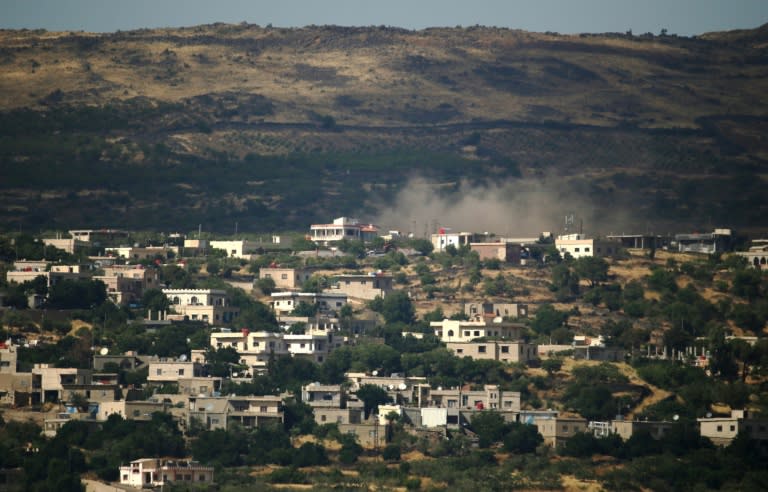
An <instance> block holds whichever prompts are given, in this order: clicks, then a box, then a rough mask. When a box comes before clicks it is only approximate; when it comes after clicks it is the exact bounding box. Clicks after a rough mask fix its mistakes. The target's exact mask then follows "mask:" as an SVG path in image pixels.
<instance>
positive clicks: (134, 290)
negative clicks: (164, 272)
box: [94, 265, 159, 306]
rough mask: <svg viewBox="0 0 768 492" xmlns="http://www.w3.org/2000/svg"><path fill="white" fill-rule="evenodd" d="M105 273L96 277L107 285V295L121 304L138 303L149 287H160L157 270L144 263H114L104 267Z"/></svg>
mask: <svg viewBox="0 0 768 492" xmlns="http://www.w3.org/2000/svg"><path fill="white" fill-rule="evenodd" d="M102 269H103V270H104V275H99V276H96V277H94V279H96V280H101V281H102V282H104V285H106V287H107V296H108V297H109V298H110V299H111V300H112V302H114V303H115V304H118V305H120V306H127V305H129V304H133V303H138V302H139V301H141V297H142V296H143V295H144V292H145V291H146V290H148V289H156V288H158V286H159V284H158V280H157V270H156V269H154V268H144V267H143V266H142V265H112V266H105V267H103V268H102Z"/></svg>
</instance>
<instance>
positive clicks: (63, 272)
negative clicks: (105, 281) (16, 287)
mask: <svg viewBox="0 0 768 492" xmlns="http://www.w3.org/2000/svg"><path fill="white" fill-rule="evenodd" d="M29 263H34V264H35V266H30V265H29ZM91 273H92V272H91V269H90V267H87V266H85V265H50V264H45V266H42V267H41V266H40V262H15V263H14V270H11V271H8V272H7V273H6V274H5V278H6V280H7V281H8V282H9V283H10V282H15V283H17V284H22V283H24V282H31V281H32V280H34V279H36V278H37V277H44V278H45V279H46V281H47V284H48V288H50V287H52V286H54V285H56V284H58V283H59V282H60V281H62V280H81V279H88V278H91Z"/></svg>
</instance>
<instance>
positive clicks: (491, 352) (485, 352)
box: [446, 340, 538, 364]
mask: <svg viewBox="0 0 768 492" xmlns="http://www.w3.org/2000/svg"><path fill="white" fill-rule="evenodd" d="M446 347H447V348H448V350H450V351H451V352H453V353H454V355H456V356H457V357H469V358H471V359H473V360H497V361H499V362H507V363H513V362H514V363H522V364H528V363H530V362H532V361H535V360H538V355H537V352H538V349H537V346H536V344H533V343H526V342H523V341H514V342H513V341H509V342H503V341H495V340H488V341H486V342H447V343H446Z"/></svg>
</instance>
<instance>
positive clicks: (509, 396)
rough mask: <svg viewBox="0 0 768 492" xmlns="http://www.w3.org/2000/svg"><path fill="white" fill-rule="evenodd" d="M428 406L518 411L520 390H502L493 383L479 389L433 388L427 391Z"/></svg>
mask: <svg viewBox="0 0 768 492" xmlns="http://www.w3.org/2000/svg"><path fill="white" fill-rule="evenodd" d="M428 398H429V406H430V407H436V408H448V409H462V410H496V411H498V412H519V411H520V392H519V391H504V390H502V389H501V388H499V386H498V385H495V384H486V385H484V386H483V389H481V390H473V389H471V388H470V387H467V386H465V387H463V388H449V389H440V388H438V389H433V390H431V391H430V392H429V396H428Z"/></svg>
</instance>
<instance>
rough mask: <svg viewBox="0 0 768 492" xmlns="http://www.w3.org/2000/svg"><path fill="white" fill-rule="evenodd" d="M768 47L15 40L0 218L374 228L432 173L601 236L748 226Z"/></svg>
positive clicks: (342, 32) (306, 32) (5, 104)
mask: <svg viewBox="0 0 768 492" xmlns="http://www.w3.org/2000/svg"><path fill="white" fill-rule="evenodd" d="M766 39H767V38H766V30H765V27H762V28H760V29H756V30H752V31H739V32H729V33H713V34H708V35H704V36H701V37H697V38H682V37H678V36H674V35H668V34H664V35H654V34H651V33H646V34H642V35H633V34H631V33H622V34H619V33H612V34H611V33H608V34H600V35H581V36H565V35H559V34H557V33H546V34H539V33H527V32H521V31H514V30H508V29H497V28H485V27H468V28H461V27H457V28H442V29H427V30H423V31H407V30H402V29H393V28H387V27H361V28H344V27H336V26H309V27H306V28H302V29H279V28H272V27H260V26H256V25H249V24H239V25H226V24H214V25H206V26H196V27H190V28H184V29H153V30H138V31H130V32H116V33H109V34H91V33H82V32H79V33H66V32H64V33H53V32H45V31H27V30H24V31H2V32H0V70H2V73H3V76H2V77H0V93H2V94H3V97H2V98H0V111H1V112H0V170H1V171H2V179H0V188H1V189H2V193H0V205H1V206H0V222H2V224H3V226H4V227H5V228H7V229H11V230H18V229H19V228H21V229H23V230H29V231H32V232H37V231H39V230H41V229H52V228H59V229H63V228H69V227H74V226H83V227H88V226H94V227H95V226H104V225H111V226H118V227H126V228H135V229H146V228H147V227H152V228H157V229H159V230H162V229H171V228H173V229H182V230H183V229H189V228H194V227H195V226H196V225H197V224H204V226H205V228H206V230H213V231H225V230H231V228H232V224H233V223H234V222H239V224H240V227H241V230H256V231H264V230H274V229H301V230H303V229H305V228H306V225H307V224H308V223H309V222H312V221H321V220H322V221H325V220H327V219H328V217H331V216H337V215H358V216H367V217H371V218H375V217H377V214H378V213H379V212H380V211H381V210H382V209H383V208H385V207H386V206H387V205H388V204H391V203H393V202H396V201H397V200H398V199H399V198H398V197H399V195H398V194H399V193H400V192H401V191H402V190H403V188H404V187H405V186H407V184H408V183H409V182H410V180H411V179H413V178H416V177H418V178H422V179H424V180H425V182H426V183H427V186H429V187H432V189H433V190H434V192H435V193H438V194H447V195H451V194H455V193H460V192H465V191H466V189H467V188H465V186H468V187H470V188H469V189H480V190H483V189H484V187H486V186H489V185H498V184H499V183H522V184H523V186H526V187H527V186H529V183H545V184H547V185H548V186H549V188H550V189H554V190H558V195H559V196H560V197H564V196H565V197H567V196H577V197H579V199H580V200H579V202H578V204H577V205H574V204H573V203H570V202H569V201H568V200H566V199H564V198H560V200H559V201H558V200H557V199H553V200H552V204H551V205H552V210H551V211H548V212H547V213H548V215H547V216H548V217H552V218H553V220H554V217H558V216H560V215H561V212H567V211H568V210H571V209H572V208H574V206H577V207H578V208H579V210H578V211H579V212H580V213H581V214H582V215H583V216H585V217H586V218H587V219H588V220H589V219H593V222H594V229H596V230H604V231H606V232H607V231H608V230H611V229H612V230H618V229H624V230H626V229H628V228H630V227H631V226H630V225H629V224H631V223H641V224H646V228H654V229H655V230H660V229H662V228H670V227H675V226H679V225H681V224H685V226H686V228H702V227H709V226H711V225H712V224H724V225H729V226H734V227H741V228H751V227H755V226H756V224H759V223H760V221H761V219H762V217H764V216H765V212H766V198H765V195H764V193H763V192H762V188H763V174H764V166H765V159H766V157H767V156H768V147H767V146H766V141H765V138H764V137H763V135H764V134H765V133H766V128H768V120H766V114H767V112H766V109H767V108H766V104H768V102H766V99H765V98H764V97H763V94H764V93H765V91H766V88H767V87H766V85H768V79H767V78H766V74H767V73H768V63H767V62H766V60H768V56H766V49H768V48H766ZM565 191H567V192H565ZM433 218H434V217H429V218H424V220H431V219H433ZM420 219H421V218H420ZM598 219H599V222H598ZM547 225H548V224H542V225H541V227H542V228H546V227H547ZM609 228H611V229H609ZM539 230H541V229H539Z"/></svg>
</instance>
